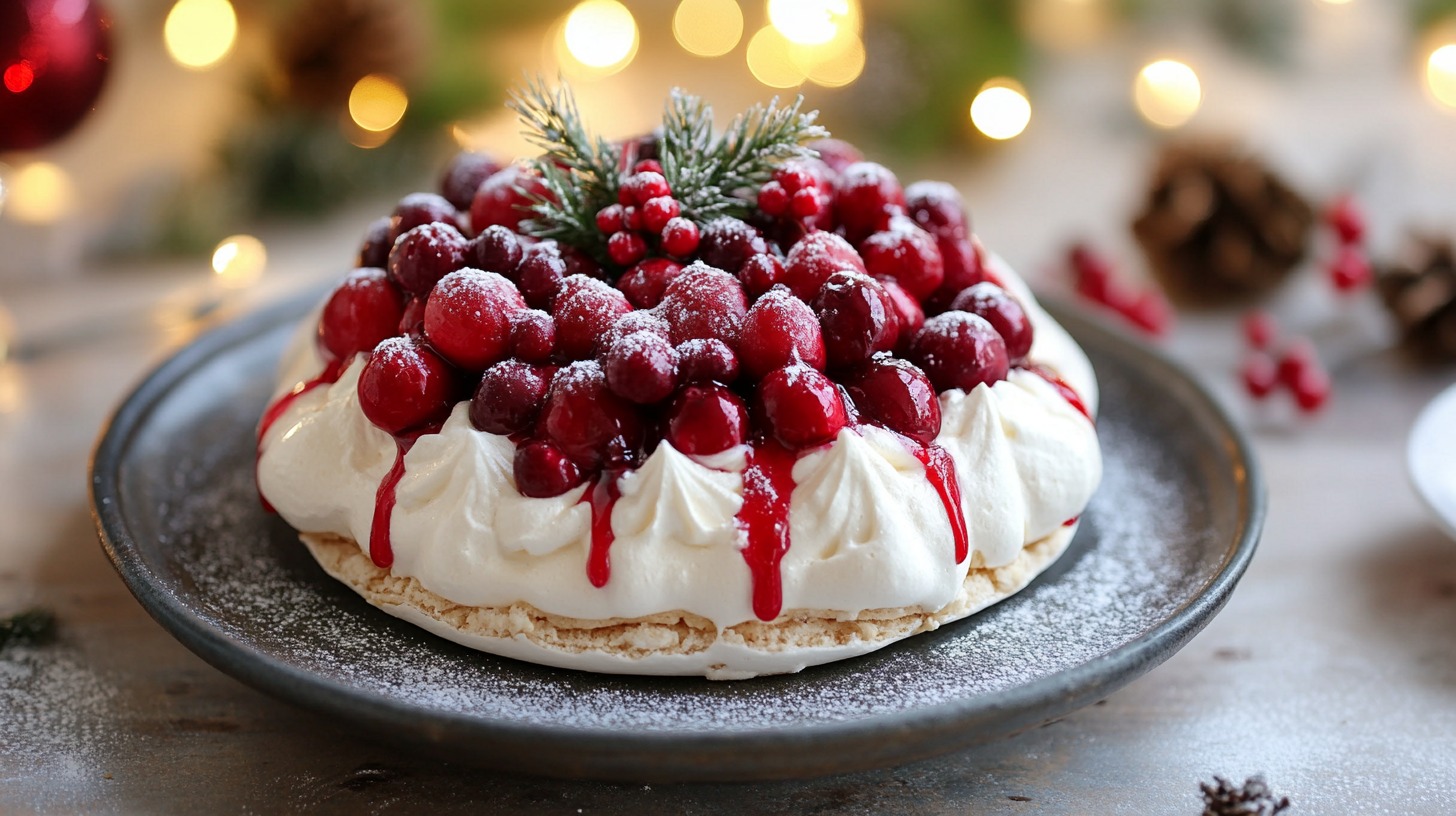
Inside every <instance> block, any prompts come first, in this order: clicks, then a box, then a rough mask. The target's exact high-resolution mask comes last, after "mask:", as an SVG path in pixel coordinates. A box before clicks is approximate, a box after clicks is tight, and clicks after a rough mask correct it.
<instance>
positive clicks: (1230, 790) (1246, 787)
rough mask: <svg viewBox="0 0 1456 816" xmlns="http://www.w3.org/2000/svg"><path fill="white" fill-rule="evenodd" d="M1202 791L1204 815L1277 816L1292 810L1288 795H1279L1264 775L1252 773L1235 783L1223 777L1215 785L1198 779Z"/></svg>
mask: <svg viewBox="0 0 1456 816" xmlns="http://www.w3.org/2000/svg"><path fill="white" fill-rule="evenodd" d="M1198 787H1199V789H1200V790H1201V791H1202V792H1203V816H1275V814H1279V813H1283V812H1284V811H1286V810H1288V809H1289V806H1290V804H1289V797H1287V796H1279V797H1276V796H1275V795H1274V794H1273V792H1272V791H1270V790H1269V785H1268V783H1266V782H1265V781H1264V777H1262V776H1252V777H1249V778H1248V779H1246V780H1244V784H1243V785H1235V784H1233V783H1232V782H1230V781H1228V780H1227V779H1224V778H1223V777H1221V776H1215V777H1214V778H1213V784H1212V785H1210V784H1208V783H1207V782H1199V783H1198Z"/></svg>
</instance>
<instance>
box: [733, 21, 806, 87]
mask: <svg viewBox="0 0 1456 816" xmlns="http://www.w3.org/2000/svg"><path fill="white" fill-rule="evenodd" d="M747 59H748V70H749V71H750V72H751V73H752V74H753V78H754V79H757V80H758V81H759V82H762V83H763V84H765V85H767V86H769V87H770V88H795V87H798V86H799V85H802V84H804V80H806V79H808V78H809V75H808V73H807V72H806V71H804V69H803V68H801V67H799V65H798V64H797V63H796V62H795V61H794V54H793V43H791V42H789V41H788V40H787V39H785V38H784V35H782V34H780V33H779V32H778V29H776V28H774V27H773V26H764V27H763V28H761V29H759V30H758V33H756V34H754V35H753V39H751V40H749V41H748V54H747Z"/></svg>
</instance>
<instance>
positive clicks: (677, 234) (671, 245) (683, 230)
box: [662, 217, 701, 258]
mask: <svg viewBox="0 0 1456 816" xmlns="http://www.w3.org/2000/svg"><path fill="white" fill-rule="evenodd" d="M699 243H701V239H700V237H699V235H698V225H697V224H694V223H693V222H691V221H689V220H688V219H686V218H682V217H677V218H672V219H669V220H668V222H667V224H666V225H664V226H663V228H662V251H663V252H666V253H667V254H669V255H671V256H672V257H674V258H686V257H688V256H689V255H691V254H693V253H694V252H696V251H697V250H698V244H699Z"/></svg>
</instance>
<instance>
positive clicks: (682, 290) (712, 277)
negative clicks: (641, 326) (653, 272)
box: [657, 262, 748, 348]
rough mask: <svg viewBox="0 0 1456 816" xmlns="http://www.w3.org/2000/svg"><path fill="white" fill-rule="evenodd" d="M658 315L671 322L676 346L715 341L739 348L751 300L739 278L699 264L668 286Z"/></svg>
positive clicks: (684, 272)
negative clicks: (740, 333) (693, 341)
mask: <svg viewBox="0 0 1456 816" xmlns="http://www.w3.org/2000/svg"><path fill="white" fill-rule="evenodd" d="M657 311H658V312H659V313H660V314H661V315H662V317H663V319H665V320H666V321H667V324H668V326H669V327H670V329H671V337H672V342H673V343H681V342H683V341H685V340H691V339H693V338H698V337H701V338H708V337H712V338H715V339H718V340H722V341H723V342H724V343H726V344H727V345H728V347H729V348H737V347H738V337H739V332H740V331H741V329H742V326H743V317H744V315H745V314H747V312H748V298H747V297H746V296H745V295H744V294H743V286H742V285H740V284H739V283H738V279H737V278H735V277H733V276H732V275H730V274H728V273H727V272H724V271H723V270H721V269H714V268H713V267H711V266H707V265H705V264H703V263H701V262H699V263H695V264H693V265H692V266H689V267H688V268H686V269H684V270H683V271H682V274H681V275H679V276H678V277H677V278H676V279H675V280H674V281H673V282H672V283H670V284H668V285H667V290H666V291H665V292H664V293H663V297H662V302H661V303H660V304H658V306H657Z"/></svg>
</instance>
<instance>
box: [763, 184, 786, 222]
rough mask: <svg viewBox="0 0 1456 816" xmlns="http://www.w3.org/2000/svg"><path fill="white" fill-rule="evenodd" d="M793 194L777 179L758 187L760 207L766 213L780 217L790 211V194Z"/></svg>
mask: <svg viewBox="0 0 1456 816" xmlns="http://www.w3.org/2000/svg"><path fill="white" fill-rule="evenodd" d="M790 195H791V194H790V193H789V191H788V190H785V189H784V186H783V185H782V184H779V183H778V182H777V181H769V182H765V183H764V185H763V186H762V187H760V188H758V208H759V209H760V210H763V212H764V214H766V215H771V216H773V217H774V218H778V217H779V216H781V215H783V214H784V213H786V212H788V211H789V196H790Z"/></svg>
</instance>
